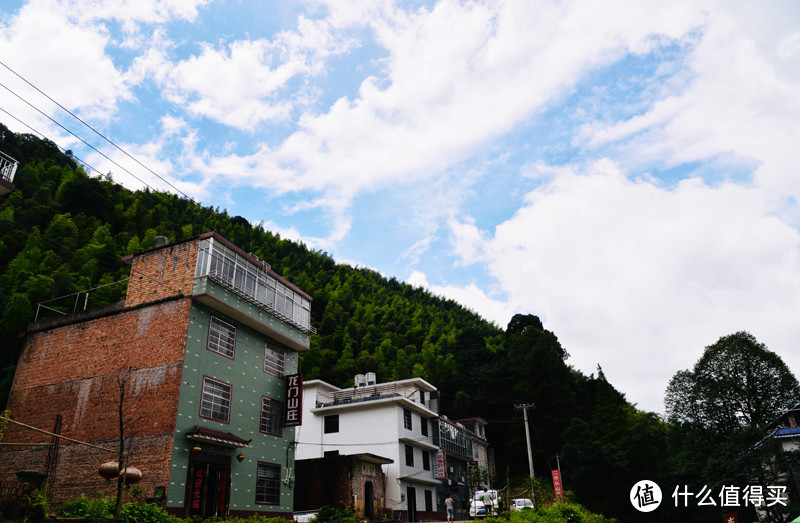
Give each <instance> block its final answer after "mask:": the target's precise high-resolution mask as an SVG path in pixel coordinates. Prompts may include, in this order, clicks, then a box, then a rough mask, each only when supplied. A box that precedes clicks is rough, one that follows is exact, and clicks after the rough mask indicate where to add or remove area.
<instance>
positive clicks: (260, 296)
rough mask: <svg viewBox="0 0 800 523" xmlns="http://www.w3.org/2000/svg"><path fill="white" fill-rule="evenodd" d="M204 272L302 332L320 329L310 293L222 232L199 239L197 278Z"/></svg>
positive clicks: (204, 274) (307, 332)
mask: <svg viewBox="0 0 800 523" xmlns="http://www.w3.org/2000/svg"><path fill="white" fill-rule="evenodd" d="M204 276H205V277H208V279H209V280H211V281H213V282H214V283H216V284H217V285H219V286H221V287H223V288H225V289H227V290H229V291H231V292H233V293H234V294H236V295H237V296H239V297H241V298H243V299H244V300H246V301H247V302H249V303H250V304H252V305H254V306H256V307H258V308H259V309H262V310H264V311H266V312H268V313H269V314H271V315H272V316H274V317H276V318H278V319H280V320H281V321H283V322H284V323H287V324H289V325H291V326H293V327H294V328H296V329H297V330H299V331H300V332H302V333H303V334H306V335H310V334H315V333H316V332H317V331H316V329H315V328H314V327H313V326H312V325H311V299H310V298H309V297H308V295H306V294H305V293H303V292H302V291H301V290H300V289H298V288H297V287H294V286H293V285H291V284H290V283H288V282H287V281H285V280H284V279H283V278H281V277H280V276H278V275H277V274H275V273H274V271H272V270H271V269H270V267H269V265H267V264H266V263H264V262H262V261H260V260H258V259H257V258H256V257H255V256H253V255H250V254H245V253H244V252H242V251H241V250H239V249H238V248H237V247H235V246H233V245H232V244H230V242H228V241H227V240H224V239H223V238H222V237H220V236H217V235H212V236H209V237H206V238H203V239H202V240H201V241H200V245H199V253H198V256H197V268H196V270H195V278H202V277H204Z"/></svg>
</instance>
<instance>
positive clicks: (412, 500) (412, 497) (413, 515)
mask: <svg viewBox="0 0 800 523" xmlns="http://www.w3.org/2000/svg"><path fill="white" fill-rule="evenodd" d="M406 501H407V502H408V520H409V521H416V520H417V491H416V489H415V488H414V487H408V488H407V489H406Z"/></svg>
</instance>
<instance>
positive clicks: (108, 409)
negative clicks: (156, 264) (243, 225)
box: [0, 298, 191, 503]
mask: <svg viewBox="0 0 800 523" xmlns="http://www.w3.org/2000/svg"><path fill="white" fill-rule="evenodd" d="M190 305H191V300H190V298H185V299H174V300H167V301H163V302H160V303H157V304H152V305H148V306H142V307H137V308H128V309H125V310H123V311H122V312H118V313H116V314H111V315H109V316H105V317H101V318H97V319H94V320H91V321H87V322H83V323H76V324H72V325H64V326H61V327H56V328H52V329H49V330H47V331H43V332H38V333H35V332H34V333H30V334H29V335H28V339H27V340H26V345H25V348H24V350H23V353H22V356H21V357H20V361H19V365H18V368H17V372H16V375H15V377H14V385H13V387H12V391H11V397H10V400H9V408H11V409H12V413H13V414H12V419H14V420H17V421H20V422H22V423H26V424H28V425H31V426H34V427H38V428H42V429H45V430H48V431H49V430H52V428H53V423H54V421H55V418H56V414H59V413H60V414H61V415H62V417H63V424H62V431H61V434H62V435H63V436H66V437H70V438H73V439H77V440H81V441H86V442H91V443H97V444H98V445H100V446H102V447H106V448H114V449H116V448H118V440H117V441H115V440H116V438H117V437H118V414H117V412H116V407H117V405H118V403H119V399H118V397H119V396H118V390H119V386H118V382H117V377H118V376H119V373H120V371H121V370H122V369H125V368H127V367H130V368H131V369H132V370H131V373H130V375H129V376H128V379H127V391H128V398H130V399H134V398H137V399H136V401H135V402H134V403H133V406H132V407H130V408H129V409H128V411H127V416H128V418H127V419H129V420H130V419H137V421H135V422H134V423H132V424H131V423H129V425H131V427H132V430H133V431H134V435H135V436H136V439H135V446H134V454H133V466H135V467H137V468H139V469H140V470H142V472H143V475H144V478H143V481H142V485H143V487H144V488H145V489H146V490H147V494H148V495H152V491H153V488H154V487H155V486H158V485H168V482H167V479H168V475H169V460H170V454H171V449H172V438H173V433H174V430H175V421H176V420H175V418H176V412H177V407H178V392H179V389H180V383H181V374H182V370H183V350H184V345H185V342H186V331H187V326H188V318H189V308H190ZM128 403H129V402H128V401H126V405H127V404H128ZM49 440H50V437H49V436H47V435H45V434H40V433H37V432H33V431H31V430H28V429H25V428H23V427H20V426H18V425H14V424H9V426H8V429H7V431H6V436H5V438H4V442H17V443H19V442H49ZM62 444H63V445H66V446H64V447H62V448H61V451H60V454H59V464H58V471H57V475H56V484H55V487H54V490H53V497H54V499H53V501H54V502H56V503H58V502H60V501H62V500H63V499H67V498H69V497H71V496H74V495H79V494H81V493H83V494H87V495H94V494H95V493H96V492H97V490H98V489H100V488H101V487H102V486H103V485H104V484H105V482H104V480H102V478H100V476H99V475H98V474H97V468H98V467H99V466H100V464H102V463H104V462H106V461H112V460H115V459H116V457H115V455H114V454H112V453H106V452H103V451H101V450H98V449H93V448H90V447H85V446H81V445H74V444H69V443H67V442H62ZM0 451H2V452H3V453H2V454H0V480H6V479H13V478H14V475H13V473H14V472H16V471H19V470H43V469H44V464H45V458H46V455H47V449H46V448H44V449H38V450H33V449H27V450H25V449H21V448H20V447H10V446H3V447H2V449H0Z"/></svg>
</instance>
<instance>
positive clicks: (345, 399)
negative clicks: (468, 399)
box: [317, 383, 438, 412]
mask: <svg viewBox="0 0 800 523" xmlns="http://www.w3.org/2000/svg"><path fill="white" fill-rule="evenodd" d="M418 392H419V389H417V388H416V387H413V386H409V385H408V384H403V383H379V384H376V385H367V386H364V387H355V388H352V389H345V390H337V391H334V392H317V408H321V407H330V406H332V405H348V404H352V403H362V402H369V401H377V400H382V399H388V398H406V399H408V400H409V401H413V402H414V403H419V404H421V405H423V406H425V407H426V408H427V409H429V410H432V411H433V412H437V411H438V408H437V405H436V401H437V400H436V399H433V398H429V399H428V402H427V403H422V402H421V401H420V400H419V395H418V394H417V393H418Z"/></svg>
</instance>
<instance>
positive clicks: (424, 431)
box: [419, 416, 428, 436]
mask: <svg viewBox="0 0 800 523" xmlns="http://www.w3.org/2000/svg"><path fill="white" fill-rule="evenodd" d="M419 422H420V429H422V435H423V436H427V435H428V420H426V419H425V418H423V417H422V416H420V417H419Z"/></svg>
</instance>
